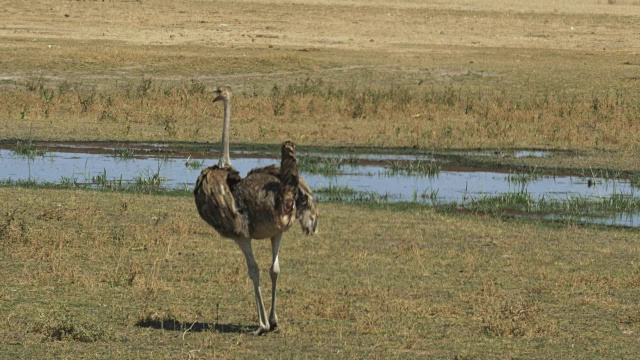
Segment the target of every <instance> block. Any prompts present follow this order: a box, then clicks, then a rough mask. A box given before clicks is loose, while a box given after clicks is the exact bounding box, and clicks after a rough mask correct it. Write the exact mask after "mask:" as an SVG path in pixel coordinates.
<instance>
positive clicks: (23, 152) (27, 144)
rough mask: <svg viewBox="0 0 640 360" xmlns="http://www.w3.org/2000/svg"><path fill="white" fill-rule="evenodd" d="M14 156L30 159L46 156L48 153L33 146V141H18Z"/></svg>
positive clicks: (14, 148)
mask: <svg viewBox="0 0 640 360" xmlns="http://www.w3.org/2000/svg"><path fill="white" fill-rule="evenodd" d="M13 152H14V154H16V155H18V156H24V157H28V158H34V157H36V156H44V155H45V154H46V153H47V151H46V150H44V149H41V148H38V147H36V146H34V145H33V143H32V142H31V141H24V142H23V141H18V142H17V143H16V145H15V146H14V147H13Z"/></svg>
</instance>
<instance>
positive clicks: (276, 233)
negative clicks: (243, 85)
mask: <svg viewBox="0 0 640 360" xmlns="http://www.w3.org/2000/svg"><path fill="white" fill-rule="evenodd" d="M217 93H218V96H217V97H216V98H215V99H214V102H215V101H220V100H222V101H223V103H224V124H223V131H222V147H223V149H222V158H221V159H220V161H219V165H217V166H212V167H209V168H206V169H204V170H203V171H202V173H201V174H200V176H199V177H198V181H197V182H196V186H195V189H194V191H193V193H194V195H195V202H196V206H197V208H198V213H199V214H200V216H201V217H202V219H204V220H205V221H206V222H207V223H208V224H209V225H211V226H212V227H213V228H214V229H215V230H216V231H217V232H218V233H219V234H220V235H222V236H223V237H226V238H229V239H232V240H234V241H235V242H236V243H237V244H238V246H239V247H240V249H241V250H242V252H243V253H244V256H245V259H246V261H247V267H248V270H249V277H250V278H251V280H252V281H253V288H254V291H255V298H256V306H257V309H258V319H259V326H260V327H259V328H258V330H256V332H255V334H256V335H261V334H264V333H266V332H267V331H273V330H275V329H276V328H277V327H278V316H277V315H276V284H277V280H278V274H279V273H280V265H279V262H278V251H279V248H280V240H281V239H282V234H283V233H284V232H285V231H287V230H288V229H289V228H290V227H291V225H292V224H293V223H294V221H295V219H298V221H299V222H300V225H301V226H302V230H303V232H304V233H305V234H307V235H310V234H315V233H316V232H317V224H318V210H317V208H316V206H315V202H314V200H313V194H312V192H311V189H310V188H309V187H308V186H307V184H306V183H305V182H304V180H302V179H301V178H299V177H298V167H297V161H296V155H295V144H294V143H292V142H290V141H285V142H284V143H283V144H282V147H281V152H282V159H281V164H280V167H277V166H275V165H271V166H267V167H263V168H257V169H253V170H251V171H250V172H249V174H247V176H246V177H245V178H244V179H243V178H241V177H240V174H239V173H238V172H237V171H236V170H235V169H233V168H232V167H231V162H230V160H229V134H228V132H229V120H230V117H231V104H230V97H231V93H230V91H229V90H218V91H217ZM267 238H269V239H271V249H272V253H273V258H272V261H271V267H270V268H269V274H270V276H271V311H270V313H269V317H268V318H267V316H266V311H265V307H264V302H263V299H262V291H261V289H260V274H259V272H260V271H259V268H258V264H257V263H256V260H255V258H254V256H253V250H252V248H251V240H252V239H267Z"/></svg>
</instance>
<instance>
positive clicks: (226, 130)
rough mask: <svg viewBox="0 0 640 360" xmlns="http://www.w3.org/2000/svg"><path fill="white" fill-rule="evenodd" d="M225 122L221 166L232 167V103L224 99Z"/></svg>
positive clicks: (223, 125)
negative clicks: (230, 135)
mask: <svg viewBox="0 0 640 360" xmlns="http://www.w3.org/2000/svg"><path fill="white" fill-rule="evenodd" d="M223 103H224V121H223V123H222V158H221V159H220V166H230V165H231V160H230V159H229V121H230V120H231V102H230V101H229V99H224V102H223Z"/></svg>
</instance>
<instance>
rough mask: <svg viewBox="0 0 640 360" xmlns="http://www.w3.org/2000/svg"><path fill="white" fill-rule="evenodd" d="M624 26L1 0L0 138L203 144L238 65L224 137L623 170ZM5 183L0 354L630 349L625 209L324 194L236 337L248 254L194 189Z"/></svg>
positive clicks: (329, 6) (467, 8) (639, 25)
mask: <svg viewBox="0 0 640 360" xmlns="http://www.w3.org/2000/svg"><path fill="white" fill-rule="evenodd" d="M638 34H640V2H638V1H635V0H632V1H623V0H608V1H605V0H584V1H542V0H532V1H526V2H522V1H506V0H502V1H489V0H481V1H473V2H471V1H461V0H456V1H429V2H426V1H418V0H416V1H376V0H374V1H365V0H362V1H330V0H329V1H320V0H318V1H304V0H301V1H297V2H295V3H292V2H287V1H186V0H182V1H168V0H165V1H161V0H157V1H154V0H142V1H104V2H102V1H29V2H26V1H0V139H2V140H5V143H7V142H16V141H17V140H23V141H24V140H28V139H33V140H112V141H116V142H118V141H166V142H173V141H192V142H200V143H204V142H212V143H216V142H218V141H219V136H220V135H219V134H220V125H221V113H222V111H221V108H220V106H218V105H215V106H214V105H212V104H211V100H212V98H213V96H212V95H211V90H212V89H214V88H215V87H216V86H219V85H230V86H232V87H233V89H234V94H235V95H234V103H233V104H234V118H233V121H232V125H231V129H232V145H233V144H238V143H243V144H245V145H252V144H254V145H255V144H266V145H273V146H276V144H278V143H279V142H280V141H282V140H284V139H286V138H293V139H294V140H295V141H297V142H298V143H300V144H301V146H304V145H317V146H326V147H336V146H342V145H348V146H354V147H355V146H371V147H386V148H389V147H400V148H403V149H404V150H403V151H405V152H406V151H408V149H413V148H420V149H422V150H424V149H429V148H436V149H454V148H543V149H564V150H571V152H567V154H572V155H571V156H565V157H553V158H551V161H552V162H553V163H551V164H549V163H548V162H546V160H545V159H528V160H526V161H529V162H530V163H533V164H534V165H540V166H563V167H578V168H580V169H588V170H590V168H591V167H602V168H607V169H627V170H634V171H637V170H638V169H639V167H640V161H638V155H637V154H638V150H640V145H639V144H640V115H639V114H640V103H639V93H640V91H639V89H640V86H639V85H640V37H639V36H638ZM307 79H309V80H307ZM212 147H215V146H212ZM576 154H577V155H576ZM504 161H511V160H504ZM514 161H515V160H514ZM545 162H546V163H545ZM0 204H2V205H3V209H0V254H1V258H0V263H2V266H0V287H1V288H2V289H3V291H2V292H0V300H1V302H0V321H2V324H3V326H2V327H0V357H4V358H11V359H13V358H55V357H63V358H74V357H75V358H83V359H87V358H109V359H113V358H122V359H132V358H163V357H165V358H176V357H182V358H216V357H219V358H256V357H267V358H279V357H285V358H385V359H386V358H426V357H443V358H457V359H474V358H585V357H600V358H607V357H611V358H625V357H627V358H633V357H635V356H636V355H637V353H638V351H639V349H638V341H637V337H638V332H640V308H639V306H638V301H637V299H638V298H639V296H640V294H639V293H638V289H639V288H640V281H639V279H640V275H639V274H640V268H639V267H638V262H637V259H638V254H639V252H640V248H639V247H638V242H637V239H638V234H637V231H636V230H632V229H621V228H605V227H598V226H581V225H575V224H573V225H567V224H564V223H546V222H534V221H527V220H514V219H498V218H494V217H488V216H487V217H485V216H481V215H479V216H473V215H457V214H451V213H439V212H437V211H435V210H434V209H429V208H424V207H419V206H416V207H408V208H404V207H402V206H391V205H388V206H387V205H381V206H374V205H371V206H365V205H362V206H353V205H345V204H322V205H321V214H322V215H321V219H320V220H321V223H320V234H319V236H318V237H316V238H303V237H302V236H301V233H300V231H299V230H297V229H294V230H292V231H290V232H289V233H287V234H286V235H285V238H284V244H283V249H282V252H281V267H282V277H281V280H280V283H279V289H280V290H279V291H280V292H279V298H280V304H281V305H280V308H279V311H280V314H279V315H280V321H281V325H282V328H281V332H280V333H277V334H270V335H269V336H266V337H261V338H254V337H251V336H248V335H246V334H245V333H244V332H246V331H247V330H250V329H251V327H252V326H253V325H254V324H255V321H256V318H255V312H254V309H253V298H252V297H251V296H252V292H251V291H252V290H251V287H250V281H249V279H248V277H247V276H246V269H245V264H244V260H243V259H242V255H241V253H240V251H239V250H238V249H237V247H236V246H235V245H234V244H233V243H231V242H229V241H225V240H223V239H220V238H219V236H218V235H217V234H215V232H214V231H213V230H212V229H211V228H209V227H207V226H206V225H205V224H204V223H203V222H202V221H201V220H200V219H199V218H198V216H197V213H196V210H195V208H194V206H193V200H192V198H191V197H180V196H174V197H171V196H155V195H141V194H130V193H118V192H94V191H77V190H51V189H42V188H17V187H4V188H0ZM255 247H256V253H257V256H258V261H259V263H260V264H261V270H262V274H263V283H262V285H263V287H264V286H268V285H267V284H268V282H265V281H266V280H267V278H268V276H266V274H267V267H268V265H267V264H268V258H269V249H268V247H269V245H268V242H257V244H256V246H255ZM163 329H164V330H163Z"/></svg>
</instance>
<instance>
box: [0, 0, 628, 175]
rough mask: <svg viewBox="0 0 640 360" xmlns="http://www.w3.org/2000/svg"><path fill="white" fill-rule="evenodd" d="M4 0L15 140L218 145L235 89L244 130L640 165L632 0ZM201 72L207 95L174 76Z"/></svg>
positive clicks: (248, 138) (322, 140)
mask: <svg viewBox="0 0 640 360" xmlns="http://www.w3.org/2000/svg"><path fill="white" fill-rule="evenodd" d="M0 5H2V7H1V9H2V10H0V23H1V24H2V25H1V26H0V49H1V50H2V51H0V64H1V66H0V86H1V89H2V91H0V99H2V102H3V103H4V104H5V106H3V109H0V137H1V138H4V139H27V138H33V139H42V140H50V139H57V140H82V139H84V140H118V141H139V140H144V141H154V140H161V141H198V142H209V141H213V142H216V141H218V139H219V128H220V127H219V125H220V124H219V121H220V114H221V111H220V109H219V108H217V107H214V106H212V105H211V103H210V100H211V96H210V94H211V93H210V91H211V90H212V89H214V88H215V87H216V86H220V85H231V86H232V87H233V89H234V91H235V93H236V94H238V96H236V100H235V105H236V107H235V109H236V111H235V112H234V121H233V122H232V132H233V135H232V138H233V142H234V143H247V144H251V143H262V144H277V143H279V142H281V141H282V140H284V139H286V138H293V139H295V140H296V141H298V142H300V143H302V144H305V143H306V144H313V145H328V146H337V145H344V144H347V145H350V146H382V147H393V146H398V147H420V148H545V149H570V150H581V151H583V153H582V156H583V157H582V159H583V160H582V161H581V160H577V161H578V162H577V163H576V165H575V166H579V167H589V166H595V167H606V166H608V165H610V166H613V167H616V168H620V169H636V168H637V165H635V164H637V163H638V162H637V161H635V160H634V156H635V155H634V154H636V153H637V150H638V148H637V146H638V145H637V144H639V143H640V139H639V138H638V136H640V135H638V134H640V129H639V128H638V127H639V126H640V124H639V123H638V121H637V119H638V117H639V114H640V104H639V100H638V99H639V98H640V97H639V91H638V89H640V86H638V85H639V84H640V55H639V51H640V37H638V36H637V34H638V33H640V6H639V4H638V2H636V1H617V0H616V1H613V0H611V1H598V0H593V1H555V2H550V1H529V2H527V3H526V4H520V3H519V2H518V3H516V2H510V1H498V2H496V1H477V2H473V3H467V2H462V1H453V2H444V1H441V2H428V3H425V2H421V1H399V2H392V3H391V2H383V1H344V2H343V1H301V2H296V3H288V2H279V1H241V2H237V1H234V2H225V1H178V2H174V1H123V2H121V1H106V2H97V1H86V2H71V1H69V2H52V1H36V2H29V3H28V4H27V3H24V2H13V1H3V2H2V3H1V4H0ZM305 79H311V80H312V81H314V84H316V88H310V89H309V88H308V89H307V92H303V93H300V92H298V93H295V91H289V90H288V88H287V87H288V86H290V85H291V84H294V85H295V84H298V85H299V84H300V83H301V82H304V81H305ZM145 81H147V82H148V83H145ZM188 82H191V84H196V85H197V86H201V87H202V88H203V89H204V90H205V92H204V93H197V94H196V95H200V96H183V95H181V94H180V93H179V91H177V90H175V89H178V90H180V89H181V88H185V87H188V86H185V85H184V84H185V83H188ZM145 84H146V85H148V90H149V91H148V92H147V90H145V91H144V93H143V94H142V95H140V96H137V97H135V96H131V93H132V91H131V89H133V90H134V92H135V91H136V90H137V89H140V88H142V87H143V85H145ZM171 87H173V88H171ZM333 87H342V90H341V91H342V93H341V94H342V95H341V97H336V96H335V93H334V97H333V98H332V97H331V96H332V95H327V94H330V93H331V89H332V88H333ZM167 88H170V89H169V90H167ZM274 88H278V89H280V90H281V91H282V92H281V93H279V94H283V95H282V99H280V98H278V96H280V95H279V94H276V95H278V96H274V93H273V90H274ZM145 89H146V88H145ZM171 89H174V90H171ZM375 91H381V92H385V91H386V93H383V94H382V95H380V94H381V93H376V92H375ZM398 94H399V95H398ZM191 95H193V94H191ZM201 95H204V96H201ZM336 98H337V100H336ZM434 99H435V100H434ZM334 100H335V101H334ZM278 101H281V102H282V107H281V111H280V112H279V113H278V110H279V109H280V108H279V107H278V106H280V105H278V104H277V102H278ZM403 101H406V103H402V104H401V105H398V104H399V103H401V102H403ZM405 105H406V106H405ZM398 107H400V109H399V108H398ZM372 108H374V110H375V111H374V110H372ZM560 161H561V160H560ZM561 166H573V165H572V164H571V163H569V164H564V163H563V164H561Z"/></svg>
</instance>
